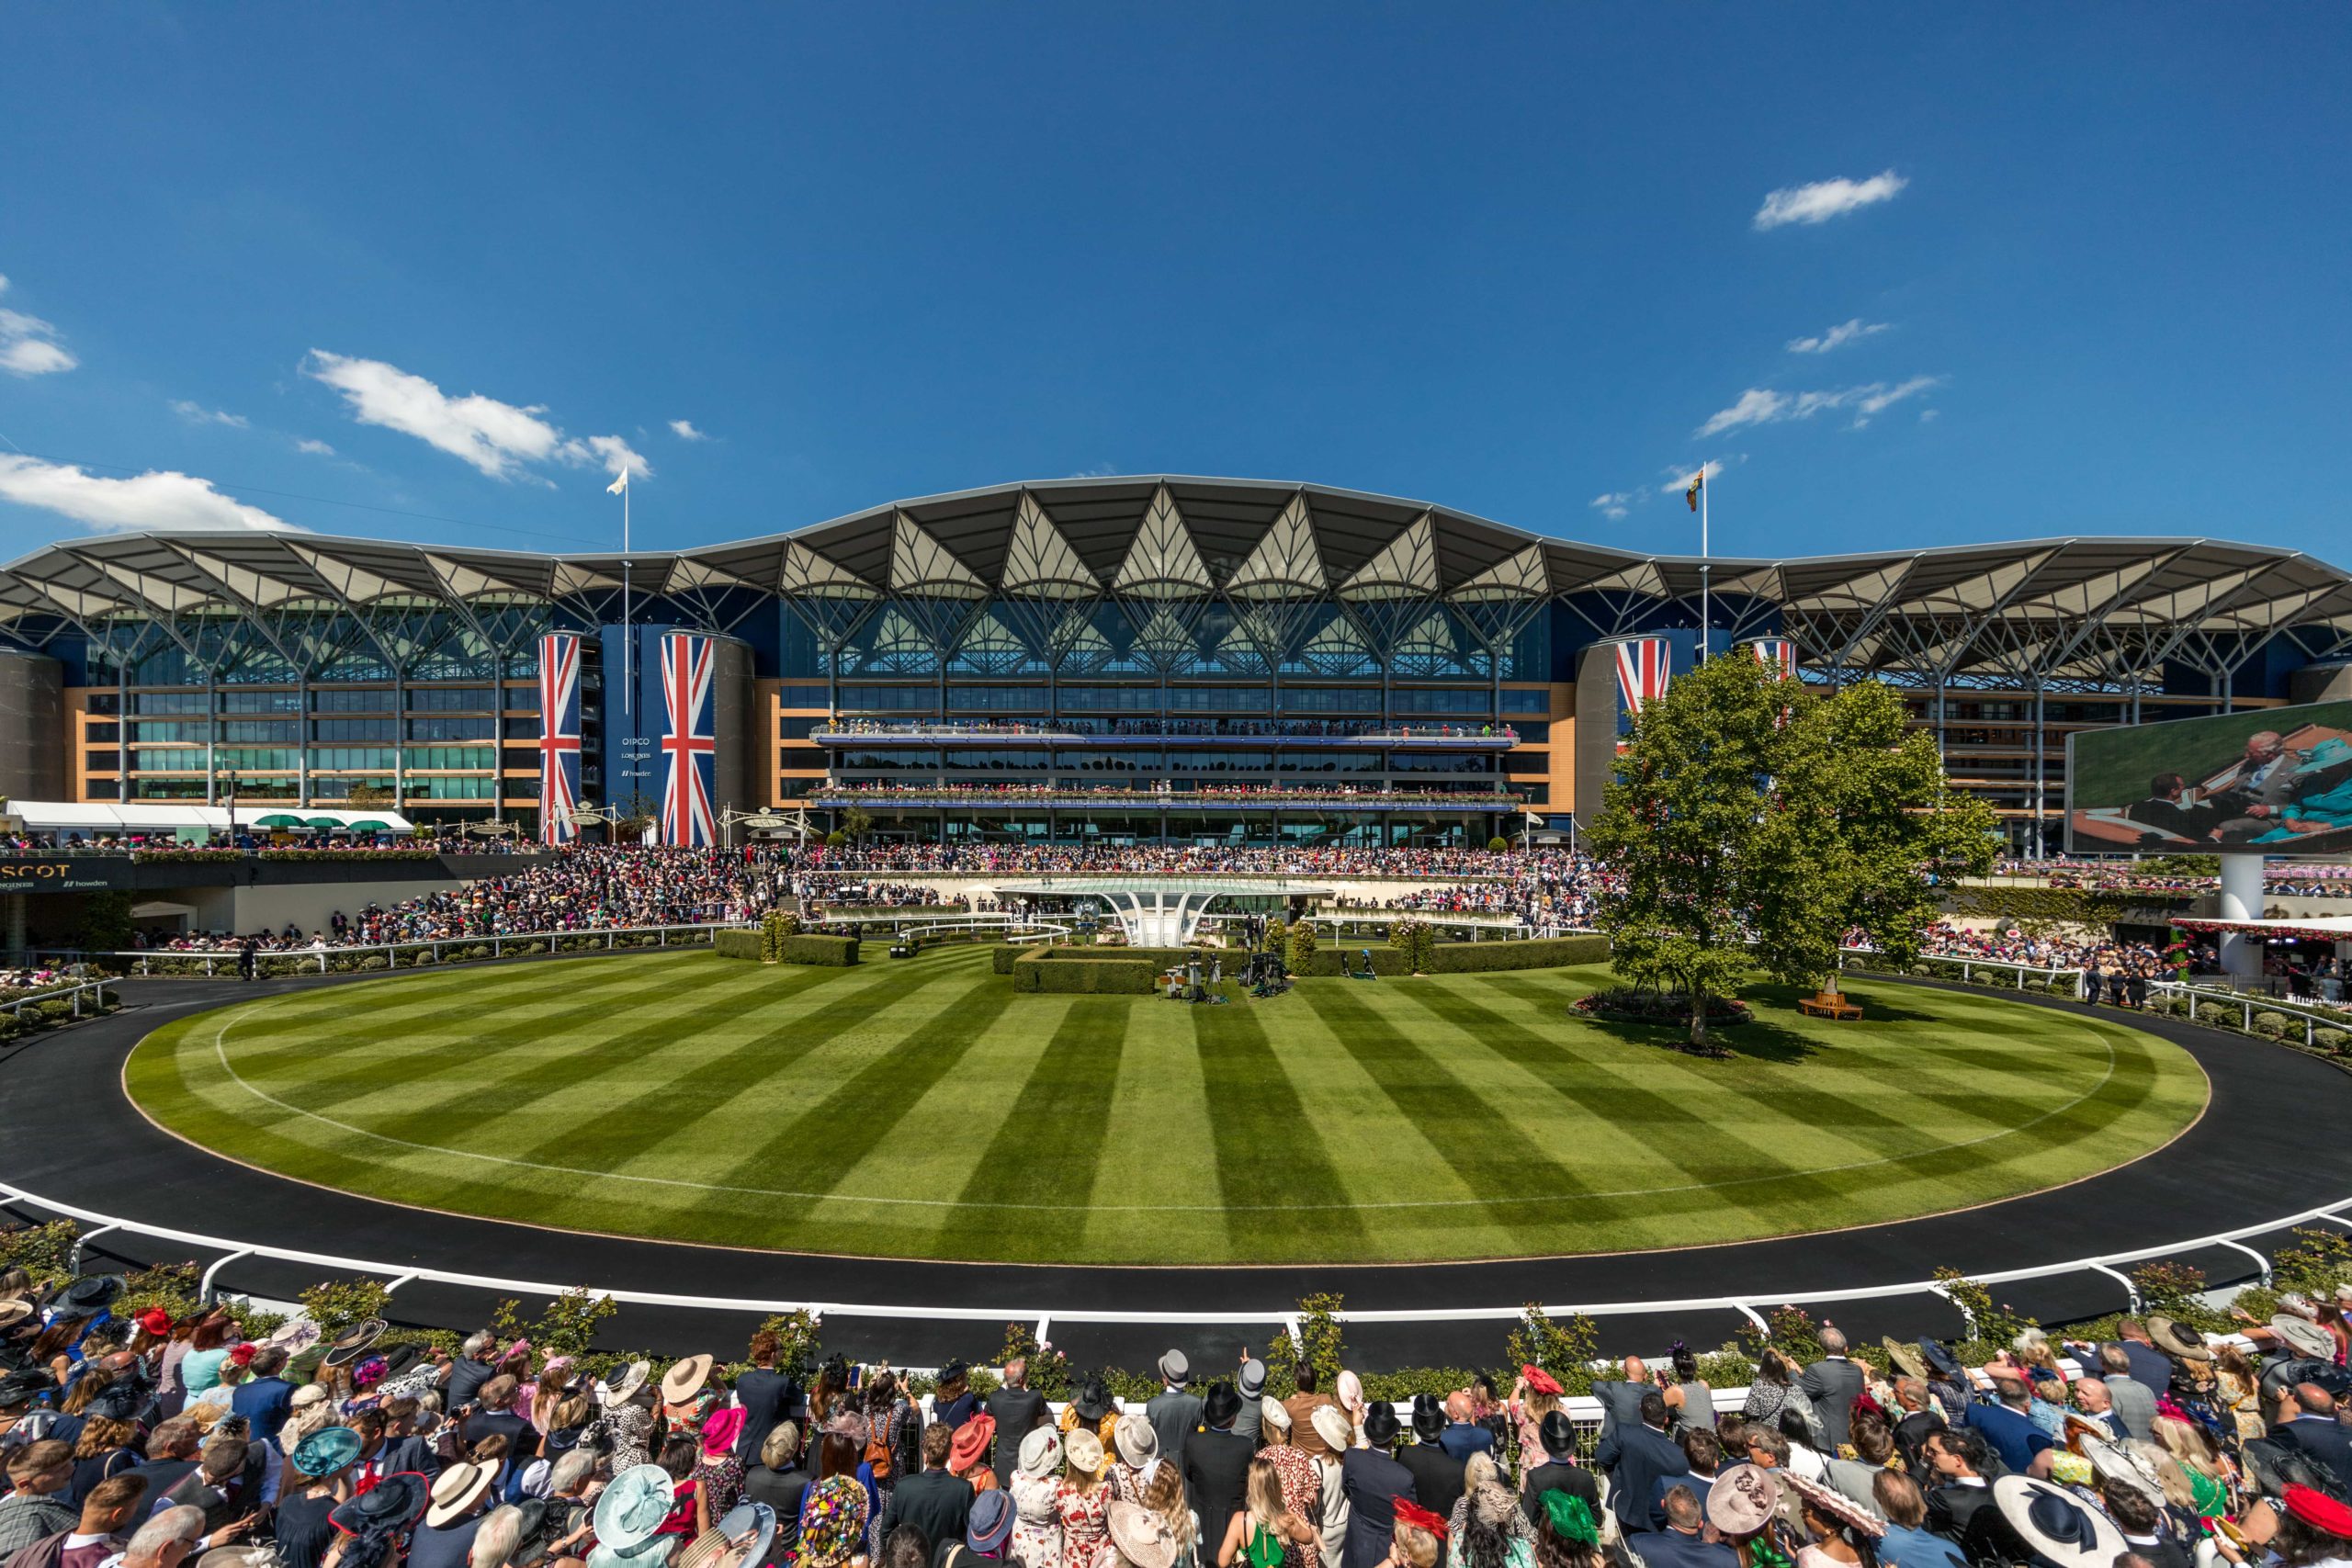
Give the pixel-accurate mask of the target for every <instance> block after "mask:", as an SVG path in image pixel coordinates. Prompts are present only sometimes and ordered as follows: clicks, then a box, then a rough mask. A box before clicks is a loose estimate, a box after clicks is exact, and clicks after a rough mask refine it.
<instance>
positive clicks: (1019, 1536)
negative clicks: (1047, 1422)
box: [1005, 1427, 1062, 1568]
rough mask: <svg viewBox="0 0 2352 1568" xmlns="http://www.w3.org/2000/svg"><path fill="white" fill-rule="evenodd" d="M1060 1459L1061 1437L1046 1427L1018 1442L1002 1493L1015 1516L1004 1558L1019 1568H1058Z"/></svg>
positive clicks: (1060, 1521)
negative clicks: (1006, 1497)
mask: <svg viewBox="0 0 2352 1568" xmlns="http://www.w3.org/2000/svg"><path fill="white" fill-rule="evenodd" d="M1061 1459H1062V1439H1061V1434H1060V1433H1058V1432H1057V1431H1055V1430H1054V1429H1053V1428H1052V1427H1036V1428H1035V1429H1034V1430H1032V1431H1031V1432H1030V1434H1029V1435H1028V1436H1027V1437H1025V1438H1022V1439H1021V1453H1020V1455H1019V1457H1018V1459H1016V1460H1015V1461H1014V1467H1013V1470H1012V1478H1011V1479H1010V1480H1009V1481H1008V1482H1007V1483H1005V1490H1006V1491H1007V1492H1009V1493H1011V1494H1012V1506H1013V1509H1014V1512H1015V1515H1016V1516H1017V1517H1016V1518H1015V1520H1014V1523H1013V1527H1012V1545H1011V1546H1010V1547H1009V1548H1008V1549H1007V1554H1008V1555H1009V1556H1011V1557H1012V1560H1013V1561H1014V1562H1019V1563H1020V1564H1021V1565H1022V1568H1061V1561H1062V1518H1061V1492H1062V1479H1061V1477H1060V1476H1059V1475H1058V1474H1057V1473H1056V1472H1057V1470H1058V1469H1059V1467H1060V1465H1061Z"/></svg>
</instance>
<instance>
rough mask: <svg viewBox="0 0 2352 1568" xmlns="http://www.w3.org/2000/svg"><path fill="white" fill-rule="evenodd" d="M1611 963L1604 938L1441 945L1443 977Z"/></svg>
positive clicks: (1439, 961)
mask: <svg viewBox="0 0 2352 1568" xmlns="http://www.w3.org/2000/svg"><path fill="white" fill-rule="evenodd" d="M1608 962H1609V939H1608V938H1607V937H1605V936H1539V937H1530V938H1528V939H1527V940H1526V941H1524V942H1439V943H1438V944H1437V972H1438V973H1439V974H1441V975H1482V974H1486V973H1488V972H1490V971H1494V970H1501V969H1565V968H1567V967H1568V966H1570V965H1572V964H1606V963H1608Z"/></svg>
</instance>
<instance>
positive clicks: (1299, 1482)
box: [1217, 1443, 1323, 1550]
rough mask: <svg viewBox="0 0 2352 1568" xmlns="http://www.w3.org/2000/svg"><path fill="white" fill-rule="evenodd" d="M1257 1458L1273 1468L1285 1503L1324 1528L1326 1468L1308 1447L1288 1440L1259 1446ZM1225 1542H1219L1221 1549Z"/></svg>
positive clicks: (1298, 1513) (1317, 1526)
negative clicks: (1301, 1447)
mask: <svg viewBox="0 0 2352 1568" xmlns="http://www.w3.org/2000/svg"><path fill="white" fill-rule="evenodd" d="M1258 1457H1259V1458H1260V1459H1261V1460H1264V1461H1266V1462H1267V1463H1268V1464H1271V1465H1272V1466H1273V1467H1274V1479H1275V1480H1277V1481H1279V1482H1280V1483H1282V1489H1283V1507H1285V1508H1288V1509H1289V1510H1290V1511H1291V1512H1292V1513H1294V1514H1296V1515H1297V1516H1298V1517H1300V1518H1302V1519H1305V1520H1306V1522H1307V1523H1308V1524H1310V1525H1312V1526H1313V1527H1315V1529H1318V1530H1319V1529H1322V1528H1323V1470H1322V1467H1321V1466H1320V1465H1318V1464H1317V1463H1316V1462H1315V1456H1314V1455H1313V1454H1310V1453H1308V1452H1307V1451H1306V1450H1305V1449H1295V1448H1292V1447H1291V1446H1290V1445H1289V1444H1287V1443H1283V1444H1278V1445H1276V1446H1274V1447H1272V1448H1265V1449H1260V1450H1258ZM1224 1546H1225V1543H1224V1542H1223V1541H1219V1542H1217V1547H1218V1549H1219V1550H1223V1548H1224Z"/></svg>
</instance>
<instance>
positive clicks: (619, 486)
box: [605, 466, 628, 495]
mask: <svg viewBox="0 0 2352 1568" xmlns="http://www.w3.org/2000/svg"><path fill="white" fill-rule="evenodd" d="M605 494H606V495H627V494H628V468H627V467H626V466H624V467H623V468H622V469H621V477H620V478H618V479H615V480H614V481H613V482H612V483H610V484H608V485H606V486H605Z"/></svg>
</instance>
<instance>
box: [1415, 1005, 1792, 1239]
mask: <svg viewBox="0 0 2352 1568" xmlns="http://www.w3.org/2000/svg"><path fill="white" fill-rule="evenodd" d="M1505 994H1506V995H1509V994H1512V993H1510V992H1509V991H1508V990H1506V991H1505ZM1411 999H1413V1000H1415V1001H1417V1002H1420V1003H1421V1004H1422V1005H1423V1006H1424V1007H1430V1010H1432V1011H1434V1010H1435V1009H1434V1007H1432V1006H1431V1004H1430V1002H1429V1001H1428V1000H1426V999H1425V998H1422V997H1420V996H1419V995H1418V994H1416V995H1414V996H1413V997H1412V998H1411ZM1547 999H1548V998H1547ZM1455 1000H1456V1002H1457V1005H1458V1008H1459V1011H1460V1013H1461V1015H1462V1016H1463V1017H1465V1018H1467V1019H1470V1020H1472V1021H1475V1023H1476V1027H1475V1028H1472V1029H1469V1030H1466V1031H1465V1033H1467V1034H1468V1036H1469V1037H1470V1038H1471V1039H1472V1040H1474V1041H1476V1043H1477V1044H1478V1045H1479V1046H1481V1047H1483V1048H1484V1049H1486V1050H1487V1051H1490V1052H1493V1053H1495V1054H1496V1055H1499V1056H1502V1057H1503V1058H1505V1059H1506V1060H1508V1061H1510V1062H1513V1063H1515V1064H1516V1065H1518V1066H1520V1067H1521V1068H1522V1069H1524V1070H1525V1071H1527V1072H1529V1073H1531V1074H1532V1075H1533V1076H1534V1077H1537V1078H1539V1079H1540V1080H1542V1081H1544V1083H1545V1084H1547V1085H1548V1086H1550V1087H1551V1088H1552V1089H1554V1091H1555V1093H1559V1094H1561V1095H1564V1096H1565V1097H1566V1098H1568V1099H1570V1100H1575V1101H1576V1102H1577V1105H1578V1107H1579V1108H1580V1109H1584V1110H1587V1111H1589V1112H1590V1113H1591V1114H1592V1115H1594V1116H1595V1117H1598V1118H1600V1119H1601V1120H1605V1121H1610V1122H1617V1123H1619V1124H1621V1125H1627V1126H1633V1127H1638V1128H1641V1129H1642V1130H1643V1131H1644V1132H1645V1133H1654V1134H1657V1142H1656V1144H1655V1145H1653V1146H1654V1147H1655V1148H1656V1149H1657V1153H1658V1154H1659V1155H1660V1156H1663V1157H1664V1158H1666V1159H1667V1160H1668V1161H1669V1162H1670V1163H1671V1164H1672V1165H1673V1166H1674V1168H1676V1170H1677V1171H1678V1172H1679V1179H1680V1180H1682V1181H1688V1182H1695V1183H1703V1184H1709V1189H1710V1190H1705V1191H1695V1192H1693V1193H1691V1201H1692V1202H1693V1203H1696V1204H1704V1205H1713V1204H1717V1203H1725V1202H1728V1203H1732V1204H1736V1206H1738V1207H1739V1208H1741V1209H1744V1210H1746V1211H1747V1212H1748V1213H1752V1214H1755V1215H1756V1216H1757V1217H1758V1219H1768V1218H1769V1215H1768V1211H1770V1210H1771V1209H1773V1208H1775V1207H1778V1206H1779V1205H1777V1204H1775V1203H1774V1202H1772V1201H1769V1198H1768V1196H1767V1194H1769V1191H1770V1182H1769V1181H1768V1180H1766V1179H1762V1178H1780V1179H1792V1180H1795V1179H1799V1173H1798V1169H1797V1168H1796V1167H1794V1166H1792V1165H1790V1164H1789V1163H1788V1162H1787V1161H1785V1160H1783V1159H1782V1158H1781V1157H1780V1156H1778V1155H1776V1154H1774V1153H1772V1152H1771V1151H1770V1150H1769V1149H1767V1148H1765V1147H1763V1146H1761V1145H1758V1144H1755V1143H1752V1142H1750V1141H1748V1140H1747V1139H1745V1138H1742V1137H1740V1136H1738V1135H1737V1134H1736V1133H1735V1132H1734V1131H1733V1130H1732V1129H1731V1128H1730V1127H1729V1126H1727V1125H1726V1124H1725V1123H1724V1122H1723V1121H1721V1120H1719V1119H1715V1118H1711V1117H1708V1116H1706V1115H1703V1114H1702V1113H1701V1112H1700V1111H1698V1110H1697V1109H1696V1108H1694V1107H1693V1106H1691V1104H1689V1103H1688V1102H1686V1101H1684V1100H1679V1099H1677V1098H1675V1097H1673V1096H1671V1095H1666V1094H1660V1093H1658V1092H1657V1091H1656V1090H1654V1089H1645V1088H1644V1087H1643V1086H1642V1085H1641V1084H1639V1083H1638V1082H1636V1081H1635V1080H1634V1078H1632V1077H1629V1076H1627V1075H1626V1074H1624V1073H1622V1072H1619V1071H1617V1070H1616V1069H1615V1068H1614V1067H1613V1066H1611V1065H1610V1064H1609V1063H1608V1062H1606V1061H1604V1060H1602V1059H1601V1058H1600V1055H1598V1054H1595V1055H1577V1056H1575V1057H1573V1058H1564V1055H1563V1053H1562V1051H1561V1048H1560V1047H1559V1046H1558V1045H1557V1044H1556V1043H1554V1042H1551V1041H1547V1040H1545V1039H1544V1038H1543V1037H1542V1036H1541V1035H1539V1034H1536V1033H1535V1032H1532V1031H1531V1030H1529V1029H1526V1028H1525V1027H1523V1026H1521V1025H1520V1024H1517V1023H1514V1022H1513V1021H1511V1020H1510V1019H1509V1018H1507V1017H1505V1016H1504V1015H1503V1014H1501V1013H1498V1012H1497V1011H1495V1010H1493V1009H1491V1008H1488V1007H1486V1006H1484V1005H1482V1004H1480V1003H1477V1002H1474V1001H1471V1000H1470V999H1469V998H1466V997H1457V998H1455ZM1596 1032H1599V1031H1596ZM1579 1067H1580V1068H1582V1069H1584V1070H1585V1071H1587V1072H1589V1073H1592V1074H1594V1075H1596V1076H1598V1077H1602V1078H1604V1079H1606V1080H1607V1084H1606V1087H1605V1088H1604V1089H1603V1090H1602V1093H1601V1095H1600V1097H1598V1098H1597V1099H1596V1100H1592V1101H1588V1100H1587V1099H1586V1097H1585V1096H1584V1095H1583V1094H1579V1093H1577V1091H1576V1089H1575V1088H1573V1087H1572V1086H1571V1084H1570V1083H1569V1082H1568V1079H1569V1078H1570V1077H1571V1074H1572V1072H1573V1070H1574V1069H1575V1068H1579ZM1669 1140H1671V1142H1669ZM1718 1150H1720V1151H1726V1152H1729V1153H1731V1154H1732V1157H1729V1158H1724V1159H1722V1160H1716V1159H1713V1158H1710V1157H1709V1156H1710V1155H1711V1153H1713V1151H1718ZM1750 1177H1755V1178H1759V1179H1757V1180H1753V1181H1748V1180H1747V1178H1750ZM1734 1180H1738V1181H1742V1182H1743V1183H1744V1184H1743V1185H1741V1186H1738V1187H1713V1185H1712V1184H1713V1183H1717V1182H1724V1181H1734ZM1619 1185H1628V1186H1629V1185H1631V1183H1630V1182H1627V1183H1623V1184H1619ZM1659 1185H1660V1186H1671V1185H1676V1183H1674V1182H1661V1183H1659ZM1814 1186H1815V1188H1816V1189H1817V1190H1823V1191H1826V1188H1825V1187H1824V1186H1823V1184H1821V1183H1819V1182H1818V1181H1816V1182H1815V1183H1814ZM1588 1190H1589V1188H1588ZM1674 1196H1677V1195H1675V1194H1668V1193H1659V1194H1657V1195H1654V1196H1653V1195H1649V1194H1643V1195H1640V1196H1632V1197H1622V1198H1592V1197H1588V1198H1585V1199H1582V1200H1580V1201H1579V1202H1580V1205H1581V1207H1582V1208H1583V1210H1584V1211H1585V1212H1586V1213H1589V1214H1590V1216H1591V1217H1592V1221H1593V1223H1594V1224H1605V1223H1607V1222H1609V1221H1611V1220H1614V1219H1620V1218H1627V1217H1637V1218H1645V1217H1648V1216H1649V1215H1652V1214H1655V1213H1657V1212H1658V1210H1659V1209H1660V1207H1661V1206H1662V1205H1663V1204H1664V1203H1665V1202H1666V1201H1668V1199H1669V1198H1672V1197H1674Z"/></svg>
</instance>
